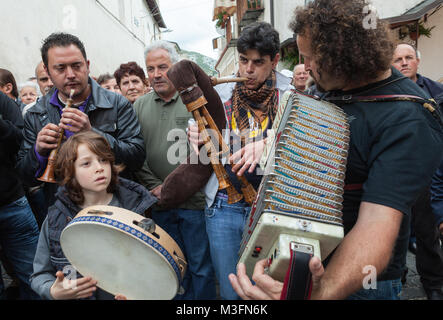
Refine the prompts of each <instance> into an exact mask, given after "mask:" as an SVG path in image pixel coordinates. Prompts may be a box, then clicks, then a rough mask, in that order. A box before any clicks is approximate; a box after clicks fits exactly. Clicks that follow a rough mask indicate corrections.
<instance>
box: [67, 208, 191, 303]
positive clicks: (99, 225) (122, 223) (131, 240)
mask: <svg viewBox="0 0 443 320" xmlns="http://www.w3.org/2000/svg"><path fill="white" fill-rule="evenodd" d="M100 212H101V213H100ZM142 219H144V217H142V216H141V215H138V214H136V213H134V212H131V211H129V210H125V209H122V208H117V207H111V206H93V207H89V208H86V209H83V210H82V211H80V212H79V214H77V216H76V217H75V218H74V219H73V220H72V221H71V223H70V224H69V225H68V226H67V227H66V228H65V229H64V230H63V232H62V234H61V237H60V243H61V246H62V250H63V253H64V254H65V256H66V257H67V259H68V260H69V261H70V262H71V264H72V265H73V267H74V268H75V269H76V270H77V271H78V272H79V273H81V274H82V275H83V276H90V277H92V278H93V279H95V280H97V281H98V283H97V286H98V287H100V288H101V289H103V290H105V291H107V292H109V293H111V294H114V295H115V294H122V295H124V296H126V297H127V298H128V299H130V300H132V299H134V300H161V299H172V298H173V297H174V296H175V295H176V294H177V291H178V288H179V286H180V281H181V279H182V277H183V274H184V271H185V270H184V269H185V267H186V264H185V263H184V265H182V266H180V263H179V262H180V261H178V259H177V258H176V256H178V257H180V258H181V259H183V260H182V261H183V262H184V257H183V253H182V252H181V250H180V248H179V247H178V245H177V244H176V242H175V241H174V240H173V239H172V238H171V237H170V236H169V235H168V234H167V233H166V232H165V231H164V230H162V229H161V228H160V227H158V226H156V229H155V235H153V234H150V233H149V232H147V231H145V230H143V229H142V228H140V227H138V226H137V225H136V224H134V221H137V222H139V221H141V220H142ZM183 262H181V263H183Z"/></svg>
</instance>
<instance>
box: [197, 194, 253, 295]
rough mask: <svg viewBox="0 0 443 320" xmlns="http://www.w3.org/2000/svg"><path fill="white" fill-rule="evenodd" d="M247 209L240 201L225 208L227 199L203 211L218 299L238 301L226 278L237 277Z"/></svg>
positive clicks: (221, 198)
mask: <svg viewBox="0 0 443 320" xmlns="http://www.w3.org/2000/svg"><path fill="white" fill-rule="evenodd" d="M250 209H251V208H250V207H249V206H248V204H247V203H246V202H244V201H240V202H237V203H234V204H228V201H227V199H225V198H224V197H219V196H217V197H216V198H215V200H214V203H213V204H212V206H211V207H210V208H206V210H205V213H206V231H207V232H208V237H209V245H210V247H211V258H212V264H213V265H214V268H215V274H216V276H217V279H218V282H219V284H220V296H221V297H222V299H227V300H237V299H240V297H239V296H238V295H237V293H236V292H235V291H234V289H233V288H232V286H231V282H230V281H229V278H228V275H229V274H230V273H234V274H236V273H237V272H236V267H237V262H238V258H239V257H238V251H239V250H240V243H241V240H242V235H243V229H244V226H245V223H246V219H247V217H248V214H249V211H250Z"/></svg>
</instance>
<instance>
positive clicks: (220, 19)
mask: <svg viewBox="0 0 443 320" xmlns="http://www.w3.org/2000/svg"><path fill="white" fill-rule="evenodd" d="M228 20H229V14H228V13H227V12H226V11H223V12H220V13H219V14H217V23H216V25H215V26H216V27H217V28H222V29H224V28H225V27H226V23H227V22H228Z"/></svg>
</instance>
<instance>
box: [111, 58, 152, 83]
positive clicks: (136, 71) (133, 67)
mask: <svg viewBox="0 0 443 320" xmlns="http://www.w3.org/2000/svg"><path fill="white" fill-rule="evenodd" d="M126 74H128V75H136V76H138V77H139V78H140V79H142V81H143V83H145V84H146V76H145V72H144V71H143V69H142V68H141V67H140V66H139V65H138V64H137V63H136V62H133V61H131V62H128V63H124V64H121V65H120V68H118V69H117V70H116V71H115V72H114V77H115V80H116V81H117V84H118V86H119V87H120V81H121V80H122V78H123V77H124V76H125V75H126Z"/></svg>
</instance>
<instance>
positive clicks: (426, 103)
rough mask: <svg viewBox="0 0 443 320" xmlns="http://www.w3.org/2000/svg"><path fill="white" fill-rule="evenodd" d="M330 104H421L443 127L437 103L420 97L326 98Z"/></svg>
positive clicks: (399, 95) (349, 96)
mask: <svg viewBox="0 0 443 320" xmlns="http://www.w3.org/2000/svg"><path fill="white" fill-rule="evenodd" d="M326 100H327V101H329V102H340V103H345V104H347V103H354V102H392V101H411V102H416V103H418V104H421V105H422V106H423V107H424V108H425V109H427V110H428V111H429V112H430V113H431V115H432V116H433V117H434V118H435V119H436V120H437V121H438V123H439V124H440V125H441V126H443V120H442V116H441V113H440V110H439V109H438V107H437V103H436V102H435V100H434V99H426V98H422V97H419V96H414V95H408V94H390V95H373V96H353V95H344V96H340V97H326Z"/></svg>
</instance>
